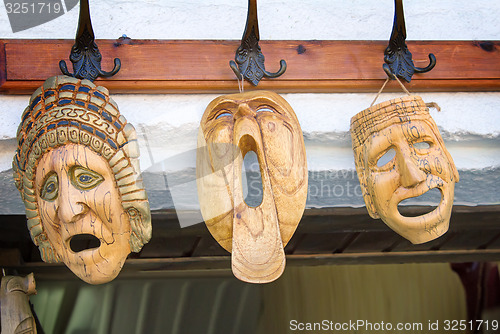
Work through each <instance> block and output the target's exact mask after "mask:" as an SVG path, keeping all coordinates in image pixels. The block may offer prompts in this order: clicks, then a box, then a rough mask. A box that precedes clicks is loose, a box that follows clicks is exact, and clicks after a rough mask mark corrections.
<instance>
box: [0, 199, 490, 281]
mask: <svg viewBox="0 0 500 334" xmlns="http://www.w3.org/2000/svg"><path fill="white" fill-rule="evenodd" d="M423 210H425V208H424V207H407V208H406V209H405V211H406V214H413V215H414V214H417V213H418V212H422V211H423ZM285 252H286V254H287V265H325V264H354V263H358V264H359V263H362V264H368V263H370V264H377V263H407V262H470V261H498V260H500V205H495V206H476V207H468V206H455V207H454V208H453V213H452V218H451V222H450V229H449V231H448V232H447V233H446V234H444V235H443V236H442V237H440V238H438V239H436V240H433V241H430V242H428V243H424V244H420V245H413V244H411V243H410V242H409V241H407V240H406V239H404V238H402V237H401V236H399V235H398V234H396V233H395V232H393V231H392V230H390V229H389V228H388V227H387V226H386V225H385V224H384V223H383V222H382V221H381V220H373V219H371V218H370V217H369V216H368V214H367V212H366V209H365V208H328V209H308V210H306V211H305V213H304V216H303V218H302V221H301V223H300V224H299V226H298V228H297V231H296V233H295V235H294V236H293V238H292V239H291V240H290V242H289V243H288V245H287V246H286V248H285ZM230 260H231V257H230V254H229V253H228V252H226V251H225V250H224V249H223V248H222V247H220V246H219V245H218V244H217V242H216V241H215V240H214V239H213V238H212V236H211V235H210V233H209V232H208V230H207V228H206V226H205V224H197V225H194V226H190V227H186V228H180V226H179V223H178V221H177V217H176V214H175V212H156V213H154V214H153V237H152V239H151V241H150V242H149V243H148V244H146V245H145V246H144V248H143V249H142V251H141V252H140V253H138V254H135V253H133V254H131V255H130V256H129V259H128V260H127V262H126V263H125V266H124V268H123V270H122V273H123V275H125V276H126V275H131V276H137V275H138V274H140V275H143V274H145V273H146V274H147V273H148V272H151V273H153V272H155V273H158V272H163V273H166V272H172V271H174V272H175V271H177V272H178V271H179V270H197V271H200V270H202V271H203V272H205V273H208V272H206V270H209V271H213V270H216V269H217V270H220V269H230V266H231V264H230ZM0 266H1V267H2V268H3V269H4V270H6V271H8V272H11V273H19V274H27V273H29V272H34V273H35V275H37V277H39V278H44V277H47V278H49V277H50V278H56V277H69V276H71V275H72V274H71V273H70V272H69V270H68V269H67V268H66V267H65V266H64V265H63V264H46V263H43V262H41V260H40V255H39V252H38V249H37V247H36V246H35V245H34V244H33V243H32V242H31V239H30V236H29V234H28V230H27V228H26V221H25V217H24V216H22V215H12V216H1V218H0ZM68 275H69V276H68ZM121 275H122V274H121Z"/></svg>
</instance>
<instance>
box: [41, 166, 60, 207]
mask: <svg viewBox="0 0 500 334" xmlns="http://www.w3.org/2000/svg"><path fill="white" fill-rule="evenodd" d="M58 194H59V180H58V178H57V174H56V173H51V174H49V175H48V176H47V178H46V179H45V182H44V183H43V186H42V193H41V195H40V196H41V197H42V198H43V199H44V200H46V201H49V202H52V201H54V200H55V199H56V198H57V195H58Z"/></svg>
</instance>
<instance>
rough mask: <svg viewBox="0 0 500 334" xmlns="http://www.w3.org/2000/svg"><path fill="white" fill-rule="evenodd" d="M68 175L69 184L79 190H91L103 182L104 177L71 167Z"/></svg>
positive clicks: (91, 171) (82, 168) (80, 168)
mask: <svg viewBox="0 0 500 334" xmlns="http://www.w3.org/2000/svg"><path fill="white" fill-rule="evenodd" d="M70 175H71V183H72V184H73V185H74V186H75V187H76V188H78V189H80V190H90V189H93V188H95V187H97V186H98V185H99V184H101V182H102V181H104V177H102V175H101V174H99V173H97V172H94V171H93V170H90V169H87V168H84V167H81V166H75V167H73V168H72V169H71V171H70Z"/></svg>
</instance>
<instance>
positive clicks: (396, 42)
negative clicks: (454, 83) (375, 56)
mask: <svg viewBox="0 0 500 334" xmlns="http://www.w3.org/2000/svg"><path fill="white" fill-rule="evenodd" d="M394 7H395V10H394V24H393V26H392V33H391V39H390V41H389V45H388V46H387V48H386V49H385V52H384V61H385V64H384V65H383V68H384V71H385V72H386V73H387V75H388V76H389V78H391V79H394V75H397V76H398V77H399V78H401V79H404V80H406V82H410V81H411V77H412V76H413V74H414V73H415V72H417V73H425V72H428V71H430V70H432V69H433V68H434V66H435V65H436V57H435V56H434V55H433V54H432V53H430V54H429V60H430V63H429V65H427V66H426V67H423V68H422V67H415V65H414V64H413V60H412V55H411V52H410V51H409V50H408V47H407V46H406V42H405V41H406V26H405V15H404V11H403V0H394Z"/></svg>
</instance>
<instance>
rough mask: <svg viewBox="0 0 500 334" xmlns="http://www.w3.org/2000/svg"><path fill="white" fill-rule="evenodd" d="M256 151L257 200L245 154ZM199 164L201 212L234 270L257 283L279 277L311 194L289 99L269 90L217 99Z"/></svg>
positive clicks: (205, 122) (205, 120) (206, 119)
mask: <svg viewBox="0 0 500 334" xmlns="http://www.w3.org/2000/svg"><path fill="white" fill-rule="evenodd" d="M250 151H253V152H255V153H256V155H257V158H258V161H259V167H260V174H261V178H262V192H263V196H262V202H261V204H260V205H258V206H257V207H250V206H248V205H247V204H246V203H245V201H244V199H243V190H242V161H243V158H244V157H245V154H247V153H248V152H250ZM196 166H197V167H196V173H197V184H198V197H199V201H200V207H201V212H202V214H203V217H204V219H205V223H206V225H207V227H208V229H209V231H210V233H212V235H213V237H214V238H215V239H216V240H217V242H219V244H220V245H221V246H222V247H224V248H225V249H226V250H227V251H229V252H231V253H232V255H231V256H232V269H233V273H234V275H235V276H236V277H237V278H239V279H240V280H243V281H246V282H252V283H266V282H271V281H273V280H275V279H277V278H278V277H279V276H280V275H281V274H282V272H283V270H284V267H285V253H284V250H283V247H284V246H285V245H286V244H287V242H288V241H289V240H290V238H291V237H292V235H293V233H294V231H295V229H296V227H297V225H298V223H299V221H300V219H301V217H302V213H303V211H304V208H305V204H306V197H307V165H306V153H305V146H304V139H303V136H302V130H301V129H300V125H299V122H298V120H297V117H296V116H295V113H294V112H293V110H292V108H291V107H290V105H289V104H288V103H287V102H286V101H285V100H284V99H283V98H282V97H281V96H279V95H278V94H276V93H273V92H269V91H252V92H247V93H240V94H233V95H226V96H221V97H218V98H217V99H215V100H213V101H212V102H211V103H210V104H209V105H208V107H207V109H206V110H205V113H204V114H203V117H202V120H201V124H200V133H199V136H198V154H197V164H196Z"/></svg>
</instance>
